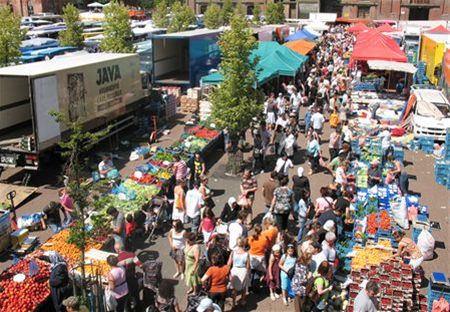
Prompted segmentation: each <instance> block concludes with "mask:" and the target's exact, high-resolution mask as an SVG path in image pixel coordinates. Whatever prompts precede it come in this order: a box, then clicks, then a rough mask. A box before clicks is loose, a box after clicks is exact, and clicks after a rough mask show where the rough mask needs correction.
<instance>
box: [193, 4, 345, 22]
mask: <svg viewBox="0 0 450 312" xmlns="http://www.w3.org/2000/svg"><path fill="white" fill-rule="evenodd" d="M268 1H271V0H242V1H241V3H242V5H243V6H244V8H245V9H246V12H247V14H248V15H252V13H253V9H254V8H255V6H256V5H259V6H260V8H261V11H262V14H264V11H265V10H266V6H267V3H268ZM275 1H277V0H275ZM281 1H282V2H283V4H284V13H285V15H286V18H308V16H309V13H316V12H321V11H322V12H325V11H327V12H328V11H330V10H334V9H335V7H338V2H339V0H281ZM211 2H213V3H217V4H218V5H219V6H222V3H223V1H222V0H212V1H211V0H187V3H188V5H189V6H190V7H191V8H192V9H193V10H194V11H195V13H196V14H203V13H205V11H206V8H207V7H208V4H209V3H211ZM233 2H234V3H235V4H236V3H237V2H238V0H233Z"/></svg>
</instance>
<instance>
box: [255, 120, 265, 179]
mask: <svg viewBox="0 0 450 312" xmlns="http://www.w3.org/2000/svg"><path fill="white" fill-rule="evenodd" d="M252 156H253V159H252V171H253V174H255V175H256V174H258V173H264V147H263V142H262V139H261V134H260V132H259V130H258V129H255V130H253V155H252Z"/></svg>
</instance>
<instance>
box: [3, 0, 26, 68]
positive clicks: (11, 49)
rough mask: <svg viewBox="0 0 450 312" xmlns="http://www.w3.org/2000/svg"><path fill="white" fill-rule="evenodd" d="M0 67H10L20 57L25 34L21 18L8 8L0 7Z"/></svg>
mask: <svg viewBox="0 0 450 312" xmlns="http://www.w3.org/2000/svg"><path fill="white" fill-rule="evenodd" d="M0 29H1V31H0V67H2V66H8V65H9V64H11V63H13V62H15V61H16V60H17V58H18V57H19V56H20V54H21V53H20V49H19V48H20V44H21V42H22V39H23V37H24V35H25V32H24V31H23V30H21V29H20V17H17V16H14V14H13V13H12V12H11V9H10V8H9V7H8V6H0Z"/></svg>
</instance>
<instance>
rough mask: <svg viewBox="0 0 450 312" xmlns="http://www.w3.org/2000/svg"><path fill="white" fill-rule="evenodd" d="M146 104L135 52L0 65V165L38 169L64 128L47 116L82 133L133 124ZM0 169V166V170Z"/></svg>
mask: <svg viewBox="0 0 450 312" xmlns="http://www.w3.org/2000/svg"><path fill="white" fill-rule="evenodd" d="M145 102H146V98H145V96H144V91H143V88H142V83H141V76H140V71H139V57H138V55H137V54H112V53H96V54H82V55H74V56H67V57H66V56H64V57H61V58H55V59H52V60H49V61H44V62H36V63H30V64H23V65H17V66H10V67H4V68H0V169H2V168H5V167H23V168H25V169H28V170H37V169H38V168H39V164H40V158H41V156H42V155H43V153H45V152H47V151H50V150H52V149H53V147H55V146H56V145H57V143H58V142H60V141H61V140H64V138H65V137H66V136H67V135H68V131H67V129H66V128H65V126H64V125H62V124H60V123H57V122H56V121H55V119H54V118H53V117H52V116H50V115H49V112H50V111H55V112H60V113H63V114H64V115H66V117H67V118H68V119H69V120H70V121H75V120H78V121H80V122H82V124H83V126H84V128H85V130H86V131H89V130H93V129H101V128H103V127H106V126H107V125H111V126H112V129H113V130H112V132H111V133H109V134H108V135H111V134H112V133H115V132H118V131H120V130H122V129H125V128H127V127H129V126H131V125H133V122H134V117H135V116H134V115H135V114H134V113H135V111H136V109H138V108H140V107H142V106H143V105H144V104H145ZM0 172H1V170H0Z"/></svg>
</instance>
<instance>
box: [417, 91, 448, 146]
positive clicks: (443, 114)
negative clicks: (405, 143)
mask: <svg viewBox="0 0 450 312" xmlns="http://www.w3.org/2000/svg"><path fill="white" fill-rule="evenodd" d="M411 97H412V98H410V102H409V103H411V101H414V103H412V105H413V107H412V111H411V112H412V126H413V129H414V136H415V137H431V138H433V139H434V140H436V141H444V140H445V134H446V131H447V129H448V128H450V104H449V102H448V100H447V98H446V97H445V95H444V94H443V93H442V92H441V91H439V90H435V89H416V90H412V94H411ZM414 97H415V99H414Z"/></svg>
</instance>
